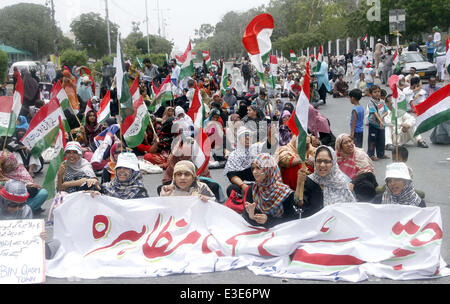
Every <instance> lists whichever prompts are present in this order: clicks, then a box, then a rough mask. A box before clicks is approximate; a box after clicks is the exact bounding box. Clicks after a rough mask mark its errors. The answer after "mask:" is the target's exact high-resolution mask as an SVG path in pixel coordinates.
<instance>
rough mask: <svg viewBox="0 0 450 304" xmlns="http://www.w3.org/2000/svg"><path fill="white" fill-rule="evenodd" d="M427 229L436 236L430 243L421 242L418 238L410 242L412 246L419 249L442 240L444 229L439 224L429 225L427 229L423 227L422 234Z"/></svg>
mask: <svg viewBox="0 0 450 304" xmlns="http://www.w3.org/2000/svg"><path fill="white" fill-rule="evenodd" d="M427 229H430V230H433V232H434V236H433V237H432V238H431V239H430V240H428V241H421V240H419V239H418V238H415V239H412V240H411V242H410V243H411V245H413V246H415V247H419V246H424V245H426V244H428V243H431V242H433V241H435V240H440V239H442V229H441V227H439V225H438V224H437V223H428V224H427V225H426V226H425V227H423V229H422V230H420V232H423V231H425V230H427Z"/></svg>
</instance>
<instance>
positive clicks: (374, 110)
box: [367, 85, 389, 161]
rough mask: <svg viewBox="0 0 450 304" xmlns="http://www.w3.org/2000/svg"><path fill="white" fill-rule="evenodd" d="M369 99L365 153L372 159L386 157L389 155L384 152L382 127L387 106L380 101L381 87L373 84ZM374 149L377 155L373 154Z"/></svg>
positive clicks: (383, 130) (383, 131)
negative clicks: (367, 134)
mask: <svg viewBox="0 0 450 304" xmlns="http://www.w3.org/2000/svg"><path fill="white" fill-rule="evenodd" d="M369 93H370V96H371V98H370V100H369V118H368V120H369V136H368V138H369V140H368V146H369V148H368V151H367V154H368V155H369V157H370V158H371V159H372V160H373V161H377V160H379V159H388V158H389V157H388V156H386V155H385V154H384V149H385V129H384V122H383V121H384V117H385V116H386V115H387V114H388V108H387V107H386V105H385V104H384V102H382V101H381V89H380V87H379V86H377V85H373V86H371V87H370V88H369ZM375 150H376V152H377V156H375Z"/></svg>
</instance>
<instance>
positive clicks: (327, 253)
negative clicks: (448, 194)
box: [47, 193, 450, 282]
mask: <svg viewBox="0 0 450 304" xmlns="http://www.w3.org/2000/svg"><path fill="white" fill-rule="evenodd" d="M54 214H55V218H54V223H55V226H54V237H55V238H56V239H58V240H59V241H60V242H61V247H60V249H59V250H58V252H57V254H56V256H55V258H54V259H53V260H47V275H48V276H51V277H57V278H65V277H78V278H82V279H96V278H99V277H155V276H165V275H170V274H178V273H205V272H214V271H226V270H231V269H236V268H241V267H248V268H249V269H250V270H252V271H253V272H254V273H255V274H257V275H270V276H275V277H286V278H298V279H318V280H332V281H335V280H344V281H351V282H357V281H363V280H366V279H367V278H368V275H373V276H376V277H380V278H390V279H394V280H409V279H425V278H438V277H441V276H447V275H449V274H450V273H449V269H448V268H445V265H446V264H445V262H444V261H443V259H442V258H441V255H440V251H441V243H442V223H441V216H440V209H439V208H438V207H433V208H424V209H421V208H417V207H410V206H399V205H372V204H365V203H360V204H336V205H333V206H329V207H326V208H324V209H323V210H321V211H320V212H319V213H317V214H316V215H314V216H312V217H310V218H307V219H301V220H296V221H291V222H287V223H284V224H281V225H278V226H276V227H274V228H272V229H264V228H261V227H253V226H250V225H249V224H248V223H247V222H246V221H245V220H244V219H243V218H242V216H240V215H239V214H237V213H235V212H234V211H233V210H231V209H229V208H227V207H224V206H222V205H220V204H217V203H213V202H208V203H203V202H202V201H201V200H200V199H199V198H197V197H183V198H182V199H180V198H176V197H167V198H160V197H153V198H147V199H139V200H127V201H124V200H120V199H115V198H111V197H107V196H100V195H99V196H96V197H95V198H92V197H91V196H90V195H89V194H86V193H73V194H70V195H68V196H66V197H64V203H63V204H62V205H61V206H59V207H58V208H57V209H56V210H55V213H54ZM291 254H293V255H292V259H291V258H290V255H291Z"/></svg>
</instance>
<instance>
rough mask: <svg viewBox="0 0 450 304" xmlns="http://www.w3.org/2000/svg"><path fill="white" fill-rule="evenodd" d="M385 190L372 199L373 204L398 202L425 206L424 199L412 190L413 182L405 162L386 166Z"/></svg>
mask: <svg viewBox="0 0 450 304" xmlns="http://www.w3.org/2000/svg"><path fill="white" fill-rule="evenodd" d="M385 181H386V186H387V187H386V190H385V191H384V192H383V193H380V194H378V195H377V196H375V198H374V199H373V200H372V203H373V204H400V205H409V206H416V207H422V208H424V207H426V204H425V201H424V200H423V199H421V198H420V196H419V195H418V194H417V193H416V191H415V190H414V183H413V181H412V179H411V176H410V174H409V169H408V166H407V165H406V164H405V163H401V162H398V163H392V164H389V165H387V166H386V177H385Z"/></svg>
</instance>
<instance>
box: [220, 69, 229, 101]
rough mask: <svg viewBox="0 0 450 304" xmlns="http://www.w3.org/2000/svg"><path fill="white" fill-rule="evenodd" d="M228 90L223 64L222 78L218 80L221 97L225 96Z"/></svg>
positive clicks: (226, 75) (225, 70)
mask: <svg viewBox="0 0 450 304" xmlns="http://www.w3.org/2000/svg"><path fill="white" fill-rule="evenodd" d="M227 89H228V71H227V68H226V67H225V63H224V64H223V68H222V78H221V80H220V92H221V93H222V97H223V96H225V94H226V93H227Z"/></svg>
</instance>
